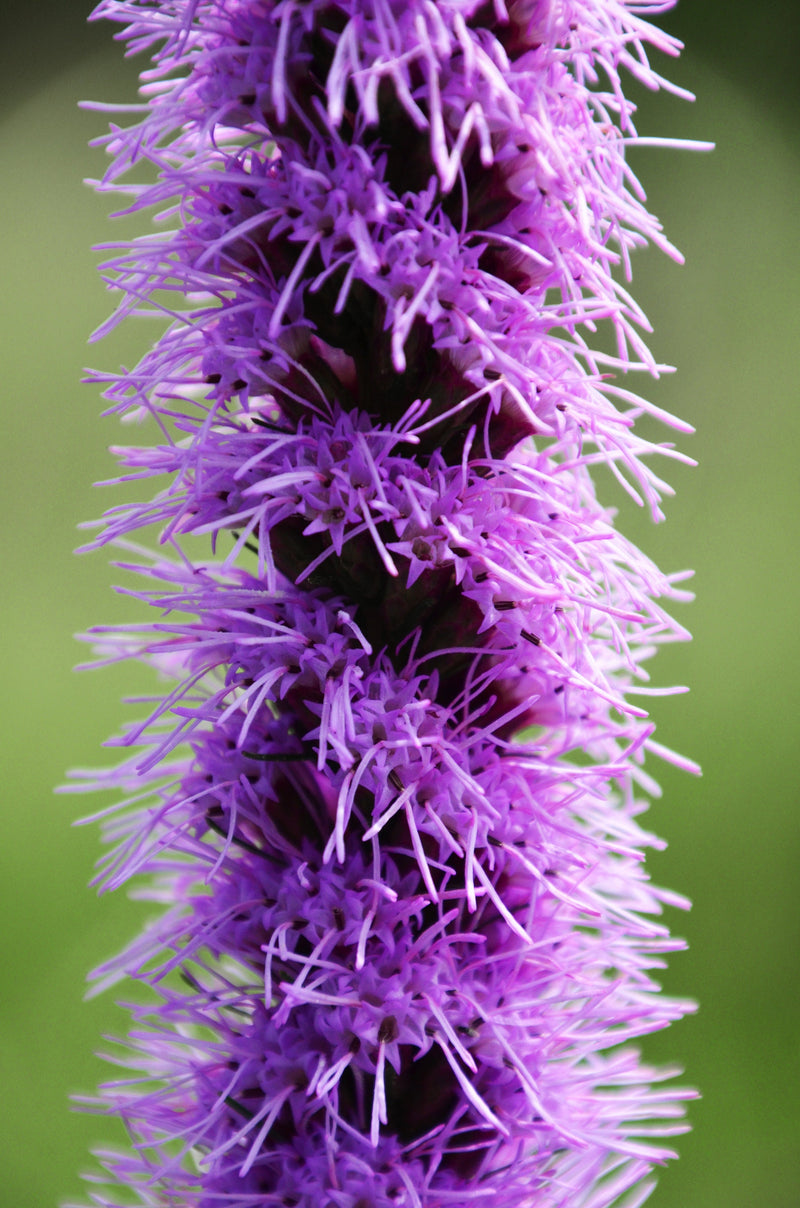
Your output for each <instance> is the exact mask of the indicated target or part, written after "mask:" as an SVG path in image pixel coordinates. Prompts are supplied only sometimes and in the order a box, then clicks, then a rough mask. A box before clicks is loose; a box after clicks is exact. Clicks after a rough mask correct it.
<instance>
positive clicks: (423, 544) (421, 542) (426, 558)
mask: <svg viewBox="0 0 800 1208" xmlns="http://www.w3.org/2000/svg"><path fill="white" fill-rule="evenodd" d="M411 552H412V554H413V555H414V557H415V558H419V560H420V562H430V560H431V556H432V554H433V550H432V549H431V546H430V545H429V544H428V542H427V541H426V540H425V538H424V537H415V538H414V540H413V542H412V545H411Z"/></svg>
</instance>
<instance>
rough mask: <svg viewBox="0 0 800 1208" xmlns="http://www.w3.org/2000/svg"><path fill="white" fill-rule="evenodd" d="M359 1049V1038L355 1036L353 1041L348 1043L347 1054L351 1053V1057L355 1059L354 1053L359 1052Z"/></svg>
mask: <svg viewBox="0 0 800 1208" xmlns="http://www.w3.org/2000/svg"><path fill="white" fill-rule="evenodd" d="M360 1048H361V1041H360V1040H359V1038H358V1037H357V1036H354V1037H353V1039H352V1040H351V1041H350V1046H349V1048H348V1052H349V1053H352V1054H353V1056H354V1057H355V1055H356V1053H357V1052H358V1051H359V1049H360Z"/></svg>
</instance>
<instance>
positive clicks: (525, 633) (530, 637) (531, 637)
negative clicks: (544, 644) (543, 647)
mask: <svg viewBox="0 0 800 1208" xmlns="http://www.w3.org/2000/svg"><path fill="white" fill-rule="evenodd" d="M519 632H520V636H521V637H523V638H524V639H525V641H526V642H530V644H531V646H538V645H539V644H540V642H541V640H542V639H541V638H540V637H537V635H536V634H535V633H531V632H530V630H528V629H520V631H519Z"/></svg>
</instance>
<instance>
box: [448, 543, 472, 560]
mask: <svg viewBox="0 0 800 1208" xmlns="http://www.w3.org/2000/svg"><path fill="white" fill-rule="evenodd" d="M450 552H451V553H452V554H455V556H456V557H457V558H468V557H469V550H468V549H464V546H463V545H451V546H450Z"/></svg>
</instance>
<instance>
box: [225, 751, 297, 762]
mask: <svg viewBox="0 0 800 1208" xmlns="http://www.w3.org/2000/svg"><path fill="white" fill-rule="evenodd" d="M242 754H243V755H244V756H246V758H247V759H257V760H258V761H259V763H292V762H294V761H296V760H302V759H313V758H314V753H313V751H311V750H309V751H291V752H288V751H276V752H274V753H270V754H268V755H262V754H261V752H260V751H242Z"/></svg>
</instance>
